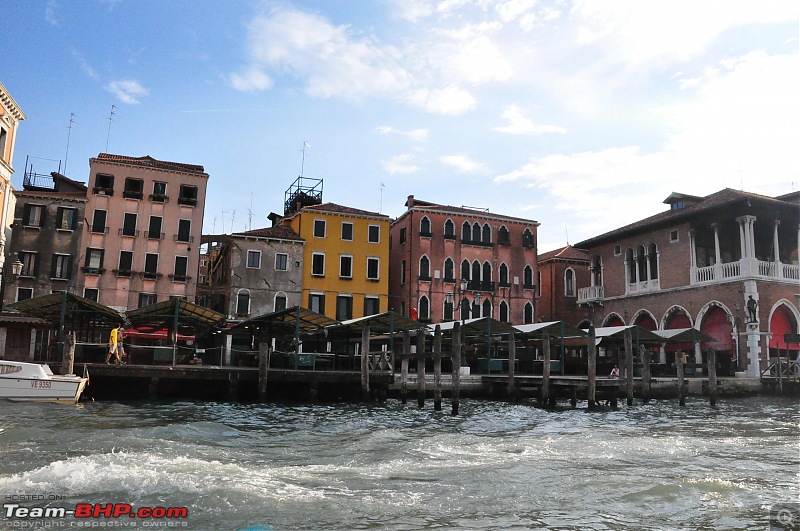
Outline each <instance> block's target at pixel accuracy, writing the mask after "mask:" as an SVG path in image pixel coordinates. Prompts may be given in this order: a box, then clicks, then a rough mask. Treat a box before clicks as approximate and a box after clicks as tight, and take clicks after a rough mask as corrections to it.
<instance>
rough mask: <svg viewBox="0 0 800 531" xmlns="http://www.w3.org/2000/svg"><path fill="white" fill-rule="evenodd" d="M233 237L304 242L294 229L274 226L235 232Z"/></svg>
mask: <svg viewBox="0 0 800 531" xmlns="http://www.w3.org/2000/svg"><path fill="white" fill-rule="evenodd" d="M233 235H234V236H256V237H258V238H277V239H280V240H295V241H300V242H302V241H304V240H303V238H301V237H300V235H299V234H297V233H296V232H295V231H294V229H292V228H291V227H288V226H286V225H276V226H274V227H266V228H263V229H253V230H248V231H244V232H236V233H234V234H233Z"/></svg>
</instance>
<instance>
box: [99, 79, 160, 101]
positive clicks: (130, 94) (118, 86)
mask: <svg viewBox="0 0 800 531" xmlns="http://www.w3.org/2000/svg"><path fill="white" fill-rule="evenodd" d="M105 88H106V90H107V91H109V92H111V93H112V94H114V95H115V96H116V97H117V98H119V100H120V101H121V102H122V103H128V104H131V105H134V104H137V103H140V102H139V98H141V97H143V96H147V95H148V94H150V91H149V90H147V89H146V88H145V87H143V86H142V85H141V84H140V83H139V82H138V81H134V80H132V79H121V80H119V81H112V82H111V83H109V84H108V85H106V87H105Z"/></svg>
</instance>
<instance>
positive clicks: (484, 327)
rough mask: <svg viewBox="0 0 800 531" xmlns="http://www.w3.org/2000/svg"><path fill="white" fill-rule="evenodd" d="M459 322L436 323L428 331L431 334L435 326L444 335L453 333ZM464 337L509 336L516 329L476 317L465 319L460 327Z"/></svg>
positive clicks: (496, 321) (492, 319)
mask: <svg viewBox="0 0 800 531" xmlns="http://www.w3.org/2000/svg"><path fill="white" fill-rule="evenodd" d="M460 322H461V321H448V322H446V323H438V325H437V324H431V325H428V329H429V330H430V331H431V332H433V331H434V330H435V329H436V326H439V327H440V328H441V330H442V332H444V333H450V332H452V331H453V327H454V326H455V324H456V323H460ZM461 326H462V330H463V331H464V334H465V335H469V336H482V335H486V334H490V333H491V334H511V333H516V332H517V329H516V328H514V327H513V326H511V324H509V323H505V322H503V321H498V320H497V319H494V318H492V317H476V318H474V319H465V320H464V323H463V324H462V325H461Z"/></svg>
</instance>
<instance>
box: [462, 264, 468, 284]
mask: <svg viewBox="0 0 800 531" xmlns="http://www.w3.org/2000/svg"><path fill="white" fill-rule="evenodd" d="M461 280H469V260H464V261H462V262H461Z"/></svg>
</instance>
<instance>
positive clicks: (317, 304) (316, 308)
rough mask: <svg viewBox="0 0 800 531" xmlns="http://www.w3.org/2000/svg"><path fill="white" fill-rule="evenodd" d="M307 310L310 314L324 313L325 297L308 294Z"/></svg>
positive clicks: (317, 294) (319, 294)
mask: <svg viewBox="0 0 800 531" xmlns="http://www.w3.org/2000/svg"><path fill="white" fill-rule="evenodd" d="M308 309H309V310H311V311H312V312H317V313H321V314H324V313H325V295H323V294H321V293H310V294H309V295H308Z"/></svg>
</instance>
